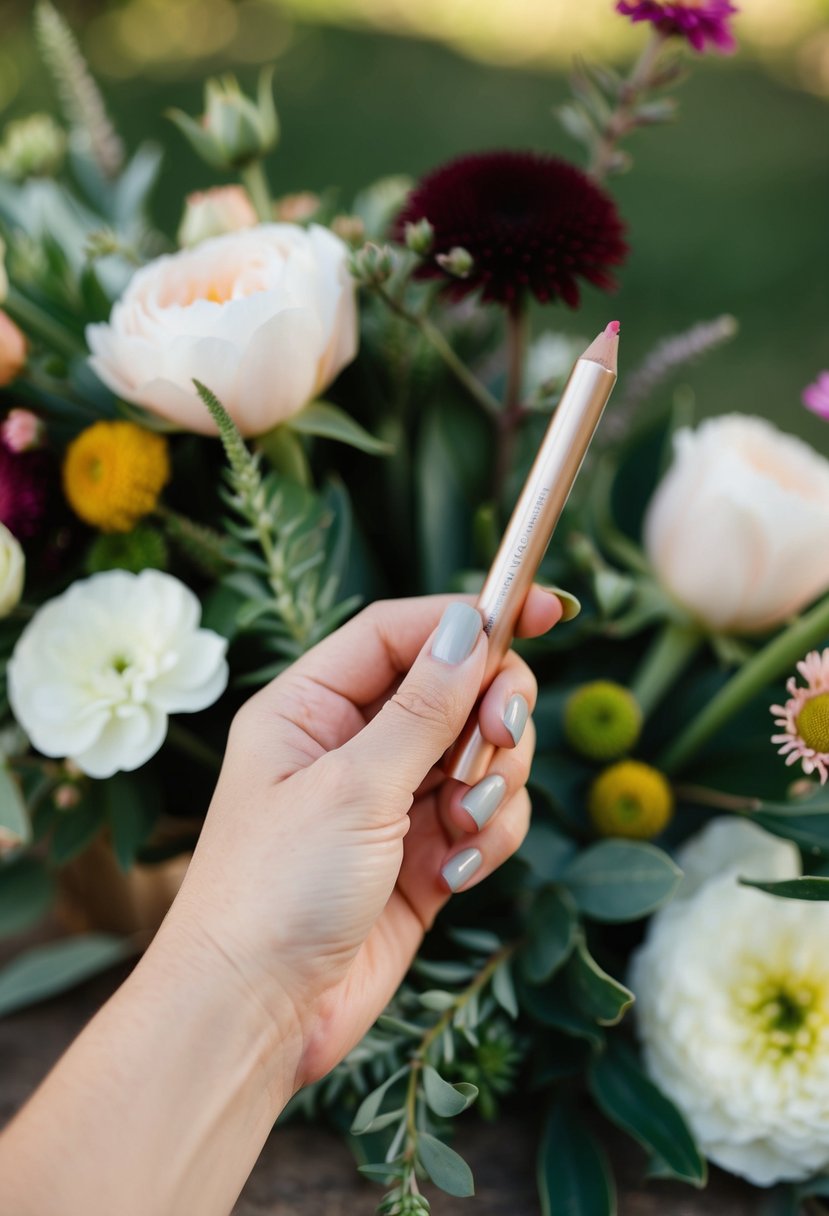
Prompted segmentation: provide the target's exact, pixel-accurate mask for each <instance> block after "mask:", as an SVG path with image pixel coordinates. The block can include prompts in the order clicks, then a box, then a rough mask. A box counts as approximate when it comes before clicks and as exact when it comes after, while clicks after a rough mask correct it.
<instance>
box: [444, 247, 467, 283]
mask: <svg viewBox="0 0 829 1216" xmlns="http://www.w3.org/2000/svg"><path fill="white" fill-rule="evenodd" d="M435 261H436V262H437V264H438V266H440V268H441V269H442V270H445V271H446V273H447V274H451V275H453V276H454V277H455V278H456V279H468V278H469V276H470V274H471V273H472V269H473V267H474V265H475V262H474V261H473V258H472V254H471V253H470V252H469V250H468V249H463V248H462V247H461V246H460V245H455V246H454V247H453V248H452V249H450V250H449V252H448V253H439V254H438V255H437V257H436V258H435Z"/></svg>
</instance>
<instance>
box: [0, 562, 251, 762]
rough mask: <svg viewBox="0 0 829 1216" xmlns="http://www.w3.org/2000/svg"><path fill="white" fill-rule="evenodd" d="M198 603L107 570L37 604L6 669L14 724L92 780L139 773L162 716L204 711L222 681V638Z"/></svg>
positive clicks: (153, 576) (151, 579) (152, 574)
mask: <svg viewBox="0 0 829 1216" xmlns="http://www.w3.org/2000/svg"><path fill="white" fill-rule="evenodd" d="M200 617H201V605H200V604H199V601H198V599H197V598H196V596H195V595H194V594H193V592H192V591H190V590H189V588H188V587H185V585H184V584H183V583H181V582H179V580H178V579H177V578H173V577H172V575H169V574H162V573H161V572H160V571H158V570H143V571H142V572H141V573H140V574H128V573H127V572H126V571H125V570H107V571H105V572H104V573H102V574H94V575H93V576H92V577H91V578H88V579H84V580H82V581H80V582H77V583H74V584H73V585H72V586H71V587H70V588H69V589H68V591H64V593H63V594H62V595H59V596H57V598H56V599H53V600H50V601H49V602H48V603H47V604H44V605H43V607H41V608H40V609H39V610H38V611H37V612H36V613H35V615H34V617H33V618H32V620H31V621H30V622H29V624H28V625H27V626H26V628H25V629H24V631H23V633H22V634H21V636H20V639H19V640H18V643H17V645H16V646H15V649H14V653H13V654H12V657H11V660H10V662H9V666H8V682H9V701H10V703H11V707H12V711H13V713H14V716H15V718H16V719H17V721H18V722H19V723H20V725H21V726H22V727H23V729H24V730H25V731H26V733H27V734H28V736H29V738H30V739H31V741H32V743H33V744H34V746H35V747H36V748H37V749H38V750H39V751H41V752H43V754H44V755H46V756H55V757H60V758H64V757H67V758H69V759H71V760H73V761H74V762H75V764H77V765H78V767H79V768H80V769H81V770H82V771H83V772H85V773H88V774H89V776H90V777H111V776H112V774H113V773H117V772H119V771H121V770H124V771H127V772H129V771H131V770H132V769H136V768H139V767H140V765H142V764H144V763H145V762H146V761H147V760H149V759H150V757H151V756H154V755H155V753H156V752H157V751H158V749H159V748H160V747H161V745H162V743H163V742H164V738H165V736H166V734H167V715H168V714H171V713H194V712H195V711H196V710H199V709H206V708H207V706H208V705H212V704H213V702H214V701H215V700H216V699H217V697H219V696H220V695H221V694H222V692H223V691H224V689H225V686H226V684H227V676H228V667H227V662H226V661H225V651H226V649H227V642H226V641H225V639H224V638H222V637H219V635H218V634H217V633H213V632H212V630H209V629H200V628H199V620H200Z"/></svg>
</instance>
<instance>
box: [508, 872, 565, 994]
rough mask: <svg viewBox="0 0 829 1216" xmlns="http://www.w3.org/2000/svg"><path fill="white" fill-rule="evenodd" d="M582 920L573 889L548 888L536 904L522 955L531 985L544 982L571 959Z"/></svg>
mask: <svg viewBox="0 0 829 1216" xmlns="http://www.w3.org/2000/svg"><path fill="white" fill-rule="evenodd" d="M577 927H578V919H577V916H576V907H575V904H574V903H573V899H572V897H571V896H570V894H569V892H568V891H566V890H564V889H563V888H562V887H547V888H546V889H545V890H543V891H541V892H540V893H539V895H538V896H537V898H536V900H535V903H534V904H533V907H532V911H531V912H530V917H529V924H528V941H527V945H526V947H525V949H524V952H523V954H522V958H521V964H522V970H523V973H524V976H525V977H526V979H527V980H528V981H529V982H530V983H531V984H543V983H544V982H545V981H546V980H548V979H549V978H550V976H551V975H553V974H555V972H556V971H558V969H559V967H561V966H563V965H564V963H565V962H566V961H567V959H568V957H569V955H570V951H571V950H572V949H573V943H574V942H575V939H576V929H577Z"/></svg>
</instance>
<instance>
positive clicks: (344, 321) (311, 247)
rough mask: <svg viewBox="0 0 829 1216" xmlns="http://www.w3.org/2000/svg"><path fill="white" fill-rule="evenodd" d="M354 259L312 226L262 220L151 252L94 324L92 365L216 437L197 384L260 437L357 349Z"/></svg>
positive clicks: (130, 396) (141, 398)
mask: <svg viewBox="0 0 829 1216" xmlns="http://www.w3.org/2000/svg"><path fill="white" fill-rule="evenodd" d="M347 261H348V249H347V247H346V246H345V245H344V244H343V242H342V241H341V240H340V239H339V237H336V236H335V235H334V233H333V232H330V231H329V230H328V229H327V228H321V227H319V225H317V224H311V226H310V227H309V228H301V227H299V225H297V224H259V225H258V226H257V227H256V228H248V229H246V230H244V231H241V232H228V233H226V234H225V235H224V236H217V237H214V238H212V239H211V240H207V241H202V243H201V244H200V245H196V246H195V248H193V249H182V250H179V252H178V253H173V254H169V255H166V256H164V257H160V258H156V260H155V261H154V262H150V263H149V264H148V265H147V266H143V267H142V268H141V269H140V270H137V271H136V273H135V274H134V275H133V277H132V279H131V280H130V283H129V285H128V287H127V289H126V291H125V292H124V294H123V296H122V297H121V299H120V300H119V301H118V303H117V304H116V305H115V307H114V308H113V310H112V315H111V317H110V319H109V322H108V323H107V324H100V325H90V326H88V327H87V330H86V337H87V341H88V343H89V348H90V350H91V351H92V356H91V358H90V364H91V366H92V367H93V369H94V370H95V371H96V372H97V374H98V375H99V376H100V378H101V379H102V380H103V382H104V384H106V385H108V386H109V388H111V389H112V390H113V392H115V393H118V394H119V395H120V396H121V397H123V398H124V400H125V401H132V402H133V403H134V404H136V405H143V406H144V407H145V409H148V410H151V411H152V412H153V413H155V414H159V415H160V416H161V417H162V418H166V419H168V420H169V421H171V422H174V423H176V424H177V425H178V426H181V427H184V428H185V430H188V431H197V432H200V433H201V434H204V435H215V434H216V425H215V423H214V422H213V420H212V419H211V417H210V414H209V413H208V412H207V410H206V409H205V407H204V405H203V404H202V402H201V401H200V399H199V397H198V394H197V393H196V389H195V387H194V385H193V380H194V379H196V380H200V381H202V383H204V384H206V385H207V387H208V388H209V389H211V390H212V391H213V392H214V393H215V394H216V396H217V397H218V398H219V400H220V401H221V403H222V405H224V407H225V409H227V411H228V413H229V414H230V415H231V417H232V418H233V421H234V422H235V423H236V425H237V426H238V427H239V430H240V431H241V432H242V434H243V435H261V434H263V433H264V432H265V431H269V430H271V428H272V427H275V426H276V425H277V424H278V423H280V422H285V420H286V419H288V418H291V417H292V416H293V415H294V414H296V413H298V412H299V410H301V409H302V407H303V406H304V405H307V404H308V402H309V401H310V400H311V399H312V398H313V397H315V396H316V395H318V394H319V393H321V392H322V391H323V389H324V388H326V387H327V385H328V384H330V383H331V381H332V380H333V379H334V377H335V376H336V375H337V374H338V372H339V371H340V370H341V369H342V368H343V367H345V365H346V364H347V363H350V362H351V360H352V359H353V358H354V356H355V354H356V353H357V305H356V300H355V288H354V282H353V280H352V279H351V277H350V275H349V273H348V268H347Z"/></svg>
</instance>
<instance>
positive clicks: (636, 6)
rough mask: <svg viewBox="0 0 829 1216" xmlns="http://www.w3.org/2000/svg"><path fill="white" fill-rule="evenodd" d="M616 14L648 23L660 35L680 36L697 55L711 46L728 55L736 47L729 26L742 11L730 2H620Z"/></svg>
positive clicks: (709, 0)
mask: <svg viewBox="0 0 829 1216" xmlns="http://www.w3.org/2000/svg"><path fill="white" fill-rule="evenodd" d="M616 11H617V12H619V13H622V14H623V15H624V16H625V17H630V19H631V20H632V21H649V22H650V24H651V25H652V26H653V27H654V29H656V30H659V32H660V34H665V35H666V36H670V35H673V34H678V35H680V36H681V37H682V38H685V39H686V41H688V42H689V43H690V44H691V46H692V47H693V48H694V50H695V51H704V50H705V49H706V46H707V45H708V44H709V43H710V45H711V46H713V47H716V48H717V50H719V51H722V52H723V53H724V54H726V55H728V54H730V53H731V51H734V50H736V47H737V43H736V42H735V41H734V35H733V34H732V32H731V27H730V26H729V24H728V23H729V21H730V19H731V18H732V17H733V16H734V14H735V13H737V12H739V9H737V8H735V6H734V5H733V4H730V3H729V0H679V3H676V4H674V3H671V2H670V0H665V3H661V2H660V0H619V2H618V4H617V5H616Z"/></svg>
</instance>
